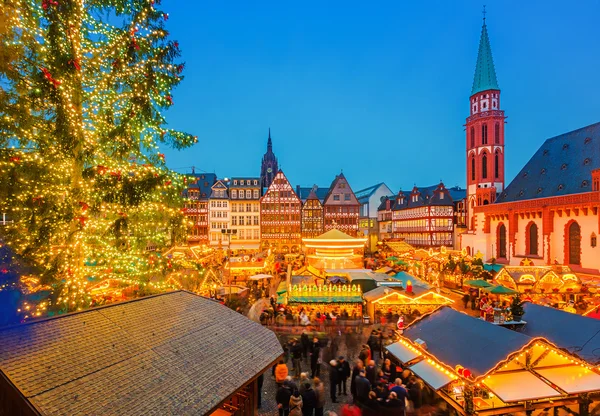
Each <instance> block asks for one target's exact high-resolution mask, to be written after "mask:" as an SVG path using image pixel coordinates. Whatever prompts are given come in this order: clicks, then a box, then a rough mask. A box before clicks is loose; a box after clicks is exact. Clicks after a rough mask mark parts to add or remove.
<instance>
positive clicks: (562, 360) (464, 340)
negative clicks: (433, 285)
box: [387, 307, 600, 414]
mask: <svg viewBox="0 0 600 416" xmlns="http://www.w3.org/2000/svg"><path fill="white" fill-rule="evenodd" d="M530 319H531V318H530ZM465 344H468V346H469V347H468V348H465ZM387 349H388V351H389V352H390V353H391V354H392V355H393V356H395V357H396V358H397V359H399V360H400V361H402V362H403V363H405V366H407V367H408V368H410V370H412V371H413V372H414V373H415V374H416V375H417V376H419V377H420V378H421V379H423V381H424V382H425V383H427V384H428V385H429V386H431V387H432V388H433V389H434V390H439V389H441V388H443V387H445V386H446V385H448V384H450V383H452V382H453V381H455V380H459V379H461V378H462V380H463V382H465V381H466V382H468V383H473V384H474V383H482V384H483V385H484V386H485V387H486V388H487V389H488V390H489V391H491V392H493V393H494V394H495V395H496V396H497V399H494V400H496V402H494V403H493V404H492V405H490V404H488V407H487V410H488V411H489V412H491V413H494V412H496V410H497V409H498V408H502V407H507V406H515V405H516V404H517V402H522V401H525V400H549V399H555V398H559V399H565V400H572V399H573V398H574V396H576V395H577V394H579V393H584V392H600V374H598V373H597V372H596V371H594V370H593V369H592V368H591V367H590V366H589V365H588V363H586V362H584V361H581V360H579V359H577V357H575V356H573V355H569V354H568V353H565V352H564V351H563V350H562V349H560V348H559V347H558V346H556V345H554V344H553V343H551V342H549V341H548V340H546V339H544V338H540V337H537V338H532V337H529V336H527V335H523V334H521V333H518V332H515V331H511V330H508V329H505V328H502V327H500V326H496V325H493V324H490V323H488V322H485V321H482V320H479V319H477V318H473V317H471V316H469V315H466V314H464V313H462V312H458V311H455V310H453V309H452V308H449V307H440V308H438V309H437V310H435V311H434V312H432V313H430V314H427V315H424V316H423V317H422V318H420V319H418V320H416V321H415V322H414V323H413V324H411V325H409V326H408V327H407V328H406V329H405V330H404V332H403V334H402V337H401V339H400V341H398V342H397V343H395V344H392V345H391V346H389V347H388V348H387ZM458 368H464V369H468V370H469V372H470V375H468V376H465V375H464V374H461V373H460V372H459V371H458V370H457V369H458ZM442 397H444V398H445V399H446V400H452V399H450V397H449V396H448V395H445V394H442ZM453 403H454V404H453V406H455V405H456V403H455V402H453ZM564 403H566V402H564ZM554 405H561V404H560V403H559V402H557V404H554ZM455 408H456V407H455ZM479 410H480V414H485V410H486V409H484V408H481V409H479Z"/></svg>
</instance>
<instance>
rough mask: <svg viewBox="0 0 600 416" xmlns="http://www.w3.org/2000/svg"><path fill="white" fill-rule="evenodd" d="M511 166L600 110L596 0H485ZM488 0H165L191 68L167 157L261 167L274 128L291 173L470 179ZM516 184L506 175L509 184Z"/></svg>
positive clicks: (179, 96) (182, 162) (298, 180)
mask: <svg viewBox="0 0 600 416" xmlns="http://www.w3.org/2000/svg"><path fill="white" fill-rule="evenodd" d="M485 3H486V4H487V10H488V14H487V23H488V31H489V35H490V41H491V46H492V52H493V55H494V63H495V66H496V73H497V75H498V82H499V84H500V88H501V90H502V96H501V97H502V98H501V101H502V103H501V104H502V109H504V110H505V112H506V115H507V117H508V118H507V123H508V124H507V126H506V178H507V180H508V181H510V180H511V179H512V178H513V177H514V176H515V175H516V173H518V171H519V170H520V169H521V167H522V166H523V165H524V164H525V162H527V160H528V159H529V158H530V157H531V156H532V155H533V153H534V152H535V151H536V150H537V148H538V147H539V146H540V145H541V144H542V143H543V141H544V140H545V139H546V138H548V137H552V136H555V135H558V134H562V133H565V132H568V131H571V130H574V129H577V128H580V127H583V126H586V125H589V124H592V123H595V122H598V121H600V75H599V74H600V30H598V22H599V16H600V1H599V0H587V1H576V2H565V1H554V0H552V1H527V2H525V1H516V0H515V1H489V0H488V1H485ZM482 4H483V2H481V1H478V2H476V1H461V2H455V1H427V2H420V1H419V2H416V1H415V2H399V1H389V2H388V1H380V2H379V1H378V2H367V1H360V2H359V1H348V0H346V1H310V0H307V1H301V2H290V1H281V0H279V1H257V2H254V1H197V2H196V1H194V2H192V1H182V0H177V1H175V0H163V4H162V8H163V10H165V11H166V12H168V13H169V14H170V17H169V21H168V22H167V23H168V27H167V28H168V29H169V31H170V32H171V35H172V37H173V38H174V39H177V40H178V41H179V43H180V45H181V49H182V51H183V52H182V53H183V57H182V59H183V61H185V63H186V68H185V71H184V75H185V79H184V80H183V82H182V84H181V85H180V86H179V87H178V88H177V89H176V90H175V91H174V94H173V100H174V106H173V107H172V108H171V109H170V110H169V111H168V114H167V119H168V121H169V123H170V126H171V127H173V128H177V129H180V130H184V131H187V132H189V133H192V134H194V135H197V136H198V139H199V143H198V144H197V145H195V146H194V147H193V148H191V149H186V150H184V151H174V150H167V151H166V152H165V153H166V156H167V163H168V166H169V167H171V168H173V169H175V170H177V171H179V172H186V171H187V172H189V171H190V167H191V166H196V169H197V171H199V170H204V171H208V172H216V173H217V175H218V176H219V177H231V176H251V175H253V176H258V175H259V169H260V161H261V158H262V155H263V153H264V152H265V150H266V141H267V129H268V128H269V127H271V132H272V138H273V148H274V151H275V154H276V155H277V157H278V159H279V163H280V167H281V168H282V169H283V171H284V173H285V174H286V175H287V177H288V178H289V179H290V181H291V182H292V184H293V185H296V184H301V185H306V186H307V185H312V184H314V183H316V184H318V185H320V186H329V184H330V183H331V181H332V180H333V178H334V176H335V175H336V174H337V173H339V172H340V170H343V172H344V174H345V175H346V177H347V178H348V180H349V182H350V185H351V186H352V188H353V189H354V190H355V191H357V190H359V189H361V188H363V187H367V186H369V185H371V184H374V183H378V182H381V181H383V182H385V183H387V185H388V186H390V187H391V189H392V190H393V191H394V192H397V191H398V189H399V188H400V187H402V188H403V189H409V188H411V187H412V186H413V184H414V183H416V184H418V185H421V186H426V185H431V184H435V183H437V181H439V180H440V179H443V181H444V182H445V184H446V185H447V186H454V185H460V186H462V187H464V186H465V162H464V160H465V138H464V127H463V124H464V122H465V118H466V116H467V115H468V109H469V107H468V105H469V104H468V99H469V94H470V92H471V85H472V82H473V74H474V70H475V61H476V58H477V48H478V44H479V37H480V33H481V23H482V21H481V18H482V14H481V10H482ZM507 185H508V183H507Z"/></svg>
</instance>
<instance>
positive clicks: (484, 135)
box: [481, 123, 488, 144]
mask: <svg viewBox="0 0 600 416" xmlns="http://www.w3.org/2000/svg"><path fill="white" fill-rule="evenodd" d="M487 127H488V126H487V124H486V123H483V124H482V125H481V144H488V136H487V133H488V128H487Z"/></svg>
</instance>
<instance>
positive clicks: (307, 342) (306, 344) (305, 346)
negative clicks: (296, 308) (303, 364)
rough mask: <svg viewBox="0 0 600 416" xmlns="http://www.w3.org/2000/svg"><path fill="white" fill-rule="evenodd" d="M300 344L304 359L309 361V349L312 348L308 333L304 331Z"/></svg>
mask: <svg viewBox="0 0 600 416" xmlns="http://www.w3.org/2000/svg"><path fill="white" fill-rule="evenodd" d="M300 344H301V345H302V355H303V357H304V359H307V358H308V349H309V347H310V340H309V339H308V334H307V333H306V331H303V332H302V335H300Z"/></svg>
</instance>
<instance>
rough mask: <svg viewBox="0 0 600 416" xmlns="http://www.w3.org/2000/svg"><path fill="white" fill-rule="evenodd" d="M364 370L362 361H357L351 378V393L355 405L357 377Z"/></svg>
mask: <svg viewBox="0 0 600 416" xmlns="http://www.w3.org/2000/svg"><path fill="white" fill-rule="evenodd" d="M363 369H364V366H363V362H362V361H361V360H360V359H358V360H356V363H355V364H354V368H352V375H351V376H350V393H351V394H352V397H353V398H354V403H356V377H358V375H359V374H360V371H361V370H363Z"/></svg>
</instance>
